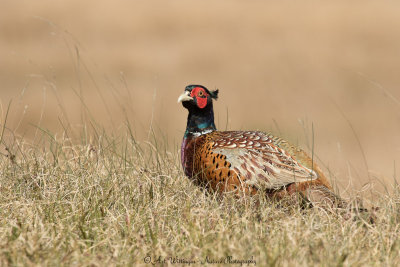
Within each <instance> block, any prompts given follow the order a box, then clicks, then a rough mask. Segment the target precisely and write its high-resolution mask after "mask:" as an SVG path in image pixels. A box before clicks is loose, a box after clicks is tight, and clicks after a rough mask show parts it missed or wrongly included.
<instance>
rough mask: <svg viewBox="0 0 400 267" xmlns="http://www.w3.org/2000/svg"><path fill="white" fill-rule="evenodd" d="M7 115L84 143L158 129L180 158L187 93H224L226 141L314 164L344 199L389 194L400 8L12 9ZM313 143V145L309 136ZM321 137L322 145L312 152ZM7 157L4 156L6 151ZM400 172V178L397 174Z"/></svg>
mask: <svg viewBox="0 0 400 267" xmlns="http://www.w3.org/2000/svg"><path fill="white" fill-rule="evenodd" d="M0 6H1V8H0V115H1V119H2V123H3V122H4V119H5V113H6V110H7V106H8V104H9V103H10V101H11V106H10V107H11V108H10V113H9V116H8V121H7V127H8V128H9V129H10V130H12V131H14V132H15V133H16V134H17V135H19V136H23V138H24V139H26V140H29V141H32V142H35V138H38V130H37V129H38V126H40V127H41V128H43V129H48V130H49V131H52V132H54V133H58V135H59V136H61V135H62V132H63V128H67V130H68V132H69V134H70V135H71V136H73V135H74V133H76V134H78V133H79V132H80V131H81V130H82V127H83V125H84V124H85V122H86V121H87V120H88V119H89V120H92V119H93V120H95V121H96V122H98V123H99V124H100V125H102V126H103V127H104V129H106V130H107V131H110V132H113V131H114V132H121V131H125V126H124V125H125V124H126V123H127V122H129V123H130V124H131V125H132V127H133V129H134V131H135V135H136V137H137V139H138V140H139V141H141V142H144V141H146V140H148V139H149V131H150V129H152V128H153V129H155V131H156V132H157V133H161V134H162V135H163V136H164V137H165V138H166V139H167V140H168V147H169V149H170V150H171V151H173V152H176V151H177V150H178V146H179V143H180V140H181V138H182V135H183V132H184V130H185V123H186V116H187V114H186V111H185V110H184V109H183V108H182V107H181V106H180V105H178V104H177V103H176V100H177V97H178V96H179V94H180V93H181V92H182V91H183V89H184V87H185V86H186V85H187V84H190V83H199V84H202V85H205V86H207V87H208V88H210V89H214V88H219V89H220V99H219V100H218V101H217V103H216V104H215V111H216V123H217V127H219V128H220V129H231V130H233V129H258V130H264V131H272V132H273V133H275V134H278V135H281V136H283V137H285V138H287V139H288V140H290V141H291V142H293V143H295V144H299V145H301V146H302V147H304V148H305V149H307V150H308V151H310V150H311V147H312V143H313V141H312V139H314V151H315V153H316V155H317V156H318V160H319V161H320V162H321V163H322V165H323V166H324V168H325V169H329V176H330V177H332V178H334V179H335V181H336V183H337V185H338V187H339V188H340V189H341V190H342V191H343V192H344V193H346V192H352V190H363V192H371V191H372V190H376V191H379V192H384V190H386V189H388V190H390V188H391V186H392V185H393V183H394V178H395V175H396V163H397V165H398V166H400V134H399V133H400V89H399V85H400V16H399V14H400V2H398V1H389V0H384V1H368V0H363V1H232V0H229V1H210V0H203V1H193V0H189V1H177V0H172V1H161V0H160V1H155V0H150V1H122V0H118V1H99V0H96V1H77V0H73V1H61V0H45V1H2V2H1V4H0ZM313 132H314V134H313ZM313 136H314V138H313ZM1 149H4V147H2V148H1ZM397 168H400V167H397Z"/></svg>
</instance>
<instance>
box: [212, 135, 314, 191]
mask: <svg viewBox="0 0 400 267" xmlns="http://www.w3.org/2000/svg"><path fill="white" fill-rule="evenodd" d="M283 148H287V150H292V149H289V148H290V145H288V143H287V142H286V141H284V140H282V139H278V138H276V137H274V136H272V135H269V134H266V133H263V132H239V131H226V132H220V134H219V135H216V136H215V138H213V144H212V151H213V153H217V154H222V155H224V156H225V157H226V161H228V162H229V163H231V164H230V168H231V169H232V170H233V171H235V172H236V174H237V175H238V176H239V177H240V179H241V182H243V183H245V184H247V185H249V186H250V185H254V186H257V187H260V186H262V187H264V188H267V189H277V188H281V187H282V186H285V185H288V184H290V183H293V182H304V181H310V180H315V179H317V178H318V175H317V173H316V172H315V171H313V170H312V169H311V168H310V167H306V166H304V165H306V164H301V163H300V162H299V160H297V159H296V158H295V156H294V155H291V154H289V153H288V151H286V150H285V149H283ZM299 151H300V152H302V157H304V155H305V153H304V152H303V151H301V150H299ZM291 152H292V153H293V151H291ZM307 158H308V157H307ZM308 160H309V158H308ZM307 165H309V164H307ZM311 165H312V164H311Z"/></svg>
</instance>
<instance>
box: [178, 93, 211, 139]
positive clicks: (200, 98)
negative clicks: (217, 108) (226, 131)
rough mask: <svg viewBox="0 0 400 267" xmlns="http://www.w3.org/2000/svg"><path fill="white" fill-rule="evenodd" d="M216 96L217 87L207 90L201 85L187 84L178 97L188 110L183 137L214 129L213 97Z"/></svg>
mask: <svg viewBox="0 0 400 267" xmlns="http://www.w3.org/2000/svg"><path fill="white" fill-rule="evenodd" d="M217 98H218V89H217V90H214V91H209V90H208V89H207V88H206V87H204V86H202V85H188V86H186V88H185V91H184V92H183V94H181V95H180V96H179V98H178V103H180V102H181V103H182V105H183V107H185V108H186V109H187V110H188V111H189V115H188V120H187V126H186V132H185V137H186V136H188V135H190V134H193V135H201V134H202V133H206V132H210V131H214V130H216V128H215V124H214V110H213V103H212V101H213V99H217Z"/></svg>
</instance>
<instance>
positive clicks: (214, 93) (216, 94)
mask: <svg viewBox="0 0 400 267" xmlns="http://www.w3.org/2000/svg"><path fill="white" fill-rule="evenodd" d="M218 92H219V90H218V89H215V90H213V91H211V92H210V95H211V98H214V99H215V100H217V99H218Z"/></svg>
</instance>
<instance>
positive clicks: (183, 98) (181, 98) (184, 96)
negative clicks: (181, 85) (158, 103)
mask: <svg viewBox="0 0 400 267" xmlns="http://www.w3.org/2000/svg"><path fill="white" fill-rule="evenodd" d="M189 94H190V92H189V91H185V92H184V93H183V94H181V95H180V96H179V98H178V103H181V102H185V101H191V100H193V97H190V96H189Z"/></svg>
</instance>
